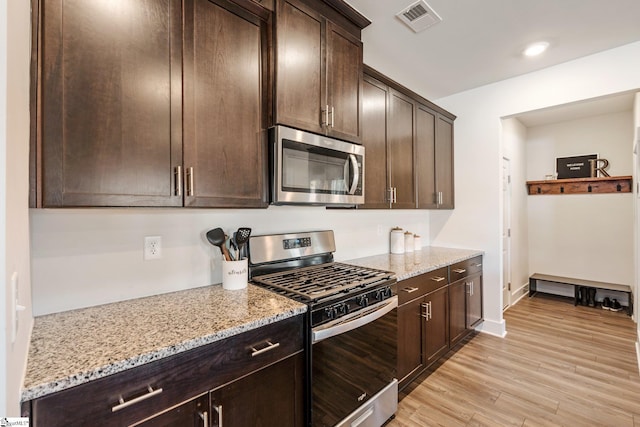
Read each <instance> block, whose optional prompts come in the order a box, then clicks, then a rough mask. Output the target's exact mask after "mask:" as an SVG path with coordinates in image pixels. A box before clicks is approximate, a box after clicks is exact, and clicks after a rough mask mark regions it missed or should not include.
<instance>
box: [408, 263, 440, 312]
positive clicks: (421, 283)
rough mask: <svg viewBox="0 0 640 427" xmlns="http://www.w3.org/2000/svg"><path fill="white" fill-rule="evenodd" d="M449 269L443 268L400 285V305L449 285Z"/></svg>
mask: <svg viewBox="0 0 640 427" xmlns="http://www.w3.org/2000/svg"><path fill="white" fill-rule="evenodd" d="M447 278H448V275H447V267H442V268H439V269H437V270H433V271H430V272H428V273H424V274H421V275H419V276H415V277H411V278H410V279H407V280H403V281H401V282H399V283H398V304H403V303H405V302H407V301H411V300H413V299H415V298H418V297H421V296H423V295H425V294H427V293H429V292H432V291H434V290H436V289H438V288H440V287H442V286H445V285H447V284H448V283H449V281H448V279H447Z"/></svg>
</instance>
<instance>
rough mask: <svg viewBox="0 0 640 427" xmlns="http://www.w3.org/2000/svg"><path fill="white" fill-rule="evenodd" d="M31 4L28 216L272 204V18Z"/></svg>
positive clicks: (233, 11) (157, 7)
mask: <svg viewBox="0 0 640 427" xmlns="http://www.w3.org/2000/svg"><path fill="white" fill-rule="evenodd" d="M33 4H34V5H35V9H36V10H35V12H34V13H33V16H34V27H35V28H37V29H38V30H37V31H36V32H35V35H36V37H35V38H34V40H37V43H36V42H34V46H33V49H34V52H35V53H34V55H33V57H34V58H35V59H36V61H35V64H34V68H33V70H34V76H36V77H34V79H33V81H34V82H35V83H36V87H37V92H36V96H34V97H32V99H33V100H34V102H35V104H36V106H35V107H36V110H35V111H37V113H36V114H35V115H34V116H33V117H34V121H35V122H36V125H35V126H34V127H33V128H34V129H37V131H36V132H35V137H34V138H33V140H32V150H33V152H34V153H36V155H33V156H32V167H31V170H32V178H31V183H32V187H35V188H32V191H31V203H32V205H33V206H39V207H65V206H69V207H73V206H211V207H264V206H266V184H265V173H264V170H265V169H264V168H265V165H266V159H265V158H264V148H263V147H264V144H265V143H264V140H263V138H264V137H265V129H266V120H265V119H266V115H265V111H266V108H267V105H266V101H265V100H266V99H268V98H267V97H268V94H267V88H268V85H267V77H266V76H267V74H266V73H267V71H268V61H267V58H268V52H267V46H268V40H267V33H268V27H269V24H270V19H271V18H270V12H269V11H268V10H266V9H262V8H261V7H260V6H259V5H258V4H257V3H253V2H247V9H246V10H245V9H244V8H241V7H239V6H238V5H237V4H236V3H233V2H229V1H226V0H215V1H207V0H186V1H185V2H184V10H183V4H182V2H181V1H180V0H135V1H127V2H90V1H87V2H63V1H62V0H41V1H37V0H34V1H33ZM262 11H264V13H263V12H262ZM249 12H252V13H249ZM183 20H184V28H183ZM183 54H184V63H183Z"/></svg>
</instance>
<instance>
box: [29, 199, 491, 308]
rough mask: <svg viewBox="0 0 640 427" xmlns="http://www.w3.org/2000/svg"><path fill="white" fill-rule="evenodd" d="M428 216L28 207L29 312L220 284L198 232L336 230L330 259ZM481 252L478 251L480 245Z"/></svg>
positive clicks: (425, 231) (363, 251) (213, 253)
mask: <svg viewBox="0 0 640 427" xmlns="http://www.w3.org/2000/svg"><path fill="white" fill-rule="evenodd" d="M428 224H429V211H425V210H415V211H414V210H396V211H385V210H375V211H368V210H325V209H324V208H319V207H291V206H271V207H269V208H268V209H266V210H265V209H257V210H256V209H253V210H252V209H244V210H219V209H218V210H216V209H201V210H196V209H60V210H51V209H33V210H31V240H32V270H33V278H32V282H33V311H34V314H35V315H41V314H46V313H52V312H58V311H64V310H70V309H74V308H79V307H87V306H92V305H97V304H103V303H107V302H113V301H119V300H124V299H130V298H136V297H141V296H147V295H152V294H156V293H163V292H170V291H175V290H180V289H187V288H192V287H199V286H206V285H210V284H212V283H220V281H221V279H220V277H221V276H220V260H221V255H220V251H219V250H218V248H216V247H213V246H212V245H211V244H209V243H208V242H207V240H206V238H205V236H204V234H205V233H206V232H207V231H208V230H210V229H212V228H215V227H222V228H223V229H224V230H225V231H227V233H229V232H232V231H233V230H235V229H237V228H238V227H240V226H248V227H251V228H252V229H253V234H254V235H255V234H266V233H281V232H291V231H304V230H320V229H332V230H334V231H335V236H336V246H337V252H336V253H335V258H336V260H347V259H353V258H359V257H362V256H368V255H376V254H380V253H386V252H388V251H389V232H390V230H391V228H393V227H394V226H400V227H402V228H404V229H405V230H409V231H411V232H414V233H418V234H420V235H422V236H425V239H424V241H423V245H427V244H428V237H427V236H428V235H429V228H428V227H429V225H428ZM155 235H160V236H162V254H163V258H162V259H161V260H154V261H144V260H143V253H142V249H143V238H144V236H155ZM480 249H482V248H481V247H480Z"/></svg>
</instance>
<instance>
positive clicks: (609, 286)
mask: <svg viewBox="0 0 640 427" xmlns="http://www.w3.org/2000/svg"><path fill="white" fill-rule="evenodd" d="M538 280H541V281H544V282H553V283H559V284H563V285H569V286H573V288H574V293H573V295H574V296H573V304H574V305H578V288H579V287H580V286H586V287H588V288H596V289H603V290H607V291H616V292H624V293H626V294H627V296H628V297H629V305H628V306H627V313H628V314H629V316H631V315H632V314H633V292H632V291H631V287H630V286H628V285H618V284H616V283H606V282H597V281H595V280H586V279H575V278H573V277H561V276H552V275H549V274H540V273H535V274H532V275H531V277H529V297H532V296H534V295H535V294H536V293H537V292H544V291H538Z"/></svg>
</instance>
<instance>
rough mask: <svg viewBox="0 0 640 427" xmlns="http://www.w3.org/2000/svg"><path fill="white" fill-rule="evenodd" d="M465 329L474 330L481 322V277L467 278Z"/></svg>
mask: <svg viewBox="0 0 640 427" xmlns="http://www.w3.org/2000/svg"><path fill="white" fill-rule="evenodd" d="M466 282H467V283H468V286H467V328H468V329H472V328H474V327H475V326H476V325H477V324H478V323H480V321H481V320H482V275H480V274H478V275H475V276H471V277H469V278H467V280H466Z"/></svg>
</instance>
